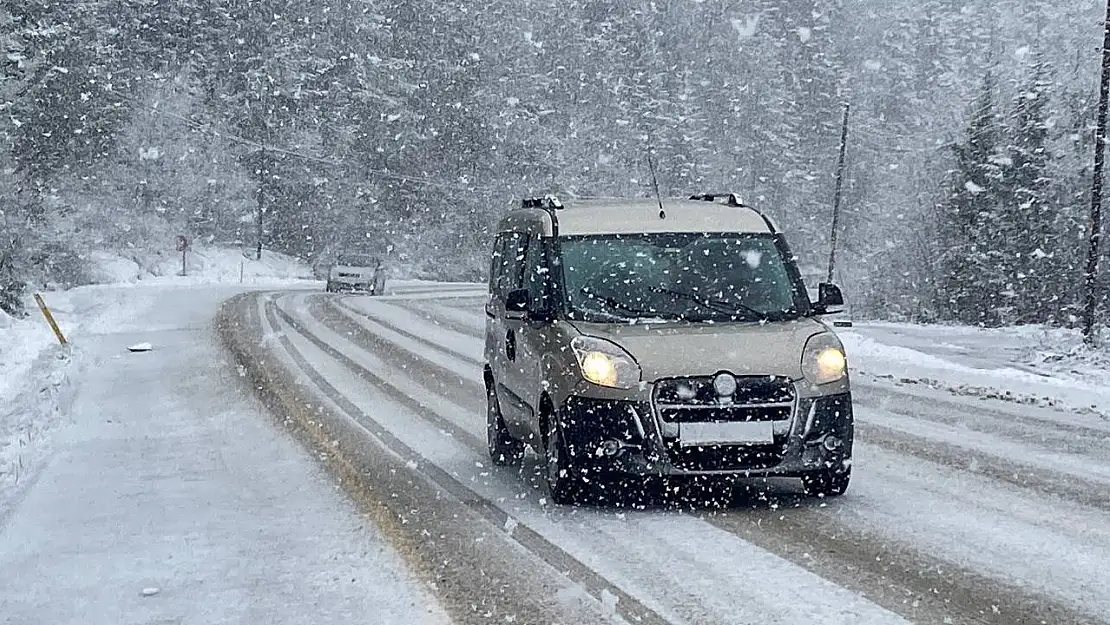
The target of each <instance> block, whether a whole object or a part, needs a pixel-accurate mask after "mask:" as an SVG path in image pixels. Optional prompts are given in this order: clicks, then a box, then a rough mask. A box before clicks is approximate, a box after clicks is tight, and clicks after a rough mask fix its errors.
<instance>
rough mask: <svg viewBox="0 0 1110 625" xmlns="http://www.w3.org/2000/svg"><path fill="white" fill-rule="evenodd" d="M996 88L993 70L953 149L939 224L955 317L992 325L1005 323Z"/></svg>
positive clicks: (946, 289)
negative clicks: (998, 239)
mask: <svg viewBox="0 0 1110 625" xmlns="http://www.w3.org/2000/svg"><path fill="white" fill-rule="evenodd" d="M994 90H995V81H994V77H993V76H992V75H991V74H989V73H988V74H987V75H986V77H985V78H984V79H983V84H982V87H981V88H980V93H979V96H978V97H977V98H976V100H975V102H974V104H973V105H972V107H971V111H970V121H969V123H968V127H967V132H966V136H965V138H964V140H963V142H962V143H959V144H957V145H955V146H953V148H952V150H953V153H954V156H955V161H956V162H955V169H954V171H953V172H952V186H951V188H950V191H949V195H948V198H947V199H946V201H945V202H944V203H943V204H942V206H941V210H940V228H939V231H940V232H939V234H940V238H941V249H942V252H941V256H942V257H941V263H940V266H941V270H942V272H943V276H942V279H941V281H940V282H941V289H940V292H941V296H942V297H943V298H944V301H943V302H942V305H943V307H944V308H945V309H946V310H947V311H948V314H949V316H950V317H951V318H952V319H954V320H957V321H961V322H964V323H971V324H986V325H995V324H997V323H999V320H1000V319H999V317H998V310H997V307H998V304H999V301H1000V299H1001V297H1002V296H1003V293H1004V290H1005V285H1004V282H1005V279H1004V275H1003V273H1002V271H1001V270H1000V264H1001V263H1000V261H1001V258H1000V252H999V250H997V249H996V248H995V246H994V244H993V242H992V239H993V237H994V233H995V232H996V229H997V227H998V225H999V224H998V223H997V222H996V221H995V220H996V218H997V209H998V200H999V197H998V194H999V188H1000V182H1001V177H1002V175H1001V167H1000V159H999V150H1000V144H1001V140H1002V132H1001V128H1000V125H999V122H998V119H997V116H996V114H995V104H994V98H995V95H994Z"/></svg>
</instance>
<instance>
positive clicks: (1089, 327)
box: [1083, 0, 1110, 345]
mask: <svg viewBox="0 0 1110 625" xmlns="http://www.w3.org/2000/svg"><path fill="white" fill-rule="evenodd" d="M1103 29H1104V30H1105V33H1104V35H1103V41H1102V83H1101V85H1100V87H1099V98H1098V129H1097V130H1096V131H1095V171H1094V182H1093V184H1092V186H1091V232H1090V235H1091V236H1090V239H1089V240H1088V241H1089V247H1088V249H1087V273H1086V275H1085V276H1084V282H1085V287H1086V302H1085V306H1084V311H1083V340H1084V342H1086V343H1087V345H1094V344H1095V342H1096V340H1095V338H1096V337H1095V313H1097V312H1098V256H1099V249H1098V248H1099V243H1101V241H1102V185H1103V170H1104V169H1105V167H1106V117H1107V108H1108V107H1110V0H1106V22H1105V24H1104V25H1103Z"/></svg>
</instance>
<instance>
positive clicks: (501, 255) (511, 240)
mask: <svg viewBox="0 0 1110 625" xmlns="http://www.w3.org/2000/svg"><path fill="white" fill-rule="evenodd" d="M525 241H526V239H525V235H523V234H521V233H519V232H508V233H504V234H501V235H499V236H498V237H497V243H496V244H495V245H494V250H493V261H492V263H491V266H490V287H491V289H492V291H493V297H494V299H499V300H503V299H505V297H506V296H508V294H509V291H512V290H513V289H519V288H521V284H522V278H521V275H522V271H521V268H522V266H523V264H524V255H525V251H526V245H525Z"/></svg>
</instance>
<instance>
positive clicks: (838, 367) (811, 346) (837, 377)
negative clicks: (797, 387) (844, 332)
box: [802, 333, 848, 385]
mask: <svg viewBox="0 0 1110 625" xmlns="http://www.w3.org/2000/svg"><path fill="white" fill-rule="evenodd" d="M802 374H803V375H805V377H806V379H807V380H809V381H810V382H812V383H814V384H818V385H820V384H832V383H833V382H839V381H841V380H843V379H844V378H846V377H848V358H847V357H846V356H845V355H844V346H843V345H842V344H841V343H840V339H838V338H836V335H833V334H828V333H825V334H817V335H815V336H812V337H810V339H809V340H808V341H806V347H805V350H803V352H802Z"/></svg>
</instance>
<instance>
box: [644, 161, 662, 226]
mask: <svg viewBox="0 0 1110 625" xmlns="http://www.w3.org/2000/svg"><path fill="white" fill-rule="evenodd" d="M647 161H648V169H650V170H651V186H652V187H654V188H655V199H656V201H658V202H659V219H666V218H667V211H665V210H663V196H662V195H660V194H659V179H658V178H656V177H655V161H653V160H652V159H651V148H648V153H647Z"/></svg>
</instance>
